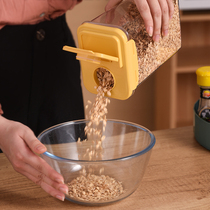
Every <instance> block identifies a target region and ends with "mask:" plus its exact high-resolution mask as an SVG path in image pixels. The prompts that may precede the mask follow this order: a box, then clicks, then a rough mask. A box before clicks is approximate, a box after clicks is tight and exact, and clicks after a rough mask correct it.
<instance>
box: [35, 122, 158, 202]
mask: <svg viewBox="0 0 210 210" xmlns="http://www.w3.org/2000/svg"><path fill="white" fill-rule="evenodd" d="M88 122H89V121H86V120H81V121H75V122H68V123H64V124H60V125H58V126H54V127H52V128H49V129H48V130H46V131H44V132H43V133H42V134H40V135H39V137H38V139H39V140H40V141H41V142H42V143H44V144H45V146H46V147H47V152H45V153H44V154H42V155H41V157H42V158H43V159H44V160H45V161H46V162H47V163H48V164H49V165H50V166H51V167H52V168H54V169H55V170H56V171H57V172H59V173H60V174H61V175H62V176H63V177H64V182H65V183H66V184H68V183H70V182H71V181H72V180H73V179H75V178H77V177H79V176H81V175H82V174H84V173H83V172H84V170H85V171H86V174H89V173H90V174H94V175H106V176H109V177H112V178H114V179H115V180H117V181H120V182H122V185H123V188H124V190H125V191H124V193H123V194H121V195H120V196H119V197H116V198H115V199H110V200H107V201H103V200H101V201H97V202H92V201H91V202H88V201H82V200H79V199H76V198H72V197H69V196H68V195H66V198H67V199H68V200H70V201H73V202H75V203H79V204H85V205H104V204H108V203H112V202H116V201H119V200H122V199H124V198H126V197H128V196H129V195H130V194H132V193H133V192H134V191H135V190H136V189H137V188H138V186H139V184H140V182H141V180H142V178H143V176H144V172H145V170H146V167H147V164H148V162H149V158H150V155H151V151H152V148H153V146H154V144H155V137H154V135H153V134H152V133H151V132H150V131H149V130H148V129H146V128H144V127H141V126H138V125H135V124H132V123H127V122H122V121H115V120H108V121H107V126H106V129H105V131H104V132H103V135H105V136H106V138H105V140H104V141H103V142H102V148H103V150H102V156H101V157H100V158H98V159H95V160H91V161H90V160H89V158H88V155H87V149H88V148H90V146H91V144H92V143H93V142H94V141H92V140H94V139H93V137H92V136H91V135H85V133H84V127H85V126H86V124H87V123H88ZM78 138H80V139H81V141H83V140H84V139H88V141H83V143H78Z"/></svg>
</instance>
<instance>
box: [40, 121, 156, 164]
mask: <svg viewBox="0 0 210 210" xmlns="http://www.w3.org/2000/svg"><path fill="white" fill-rule="evenodd" d="M81 122H83V123H85V122H89V120H86V119H82V120H74V121H69V122H64V123H60V124H57V125H54V126H52V127H49V128H47V129H46V130H44V131H42V132H41V133H40V134H39V135H38V137H37V138H38V139H39V140H40V138H41V137H42V136H43V135H44V134H46V133H48V132H50V131H51V130H54V129H55V128H56V129H57V128H59V127H63V126H66V125H71V124H79V123H81ZM107 122H112V123H119V124H125V125H129V126H133V127H136V128H138V129H140V130H143V131H145V132H147V133H148V134H149V135H150V138H151V141H150V144H149V145H148V146H147V147H146V148H145V149H143V150H141V151H140V152H137V153H135V154H132V155H129V156H125V157H121V158H116V159H108V160H95V161H94V160H74V159H68V158H62V157H59V156H56V155H53V154H51V153H50V152H47V151H46V152H44V153H43V154H42V155H46V156H47V157H49V158H52V159H54V160H56V161H61V162H75V163H82V162H83V163H88V162H91V163H97V162H98V163H102V162H111V161H123V160H127V159H131V158H134V157H137V156H140V155H143V154H145V153H147V152H148V151H150V150H151V149H152V148H153V147H154V145H155V142H156V138H155V136H154V134H153V133H152V132H151V131H150V130H149V129H147V128H145V127H144V126H141V125H138V124H135V123H131V122H128V121H122V120H113V119H107Z"/></svg>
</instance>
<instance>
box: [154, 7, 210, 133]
mask: <svg viewBox="0 0 210 210" xmlns="http://www.w3.org/2000/svg"><path fill="white" fill-rule="evenodd" d="M180 17H181V34H182V47H181V49H180V50H179V51H178V52H177V53H176V54H175V55H174V56H173V57H171V58H170V59H169V60H168V61H167V62H166V63H165V64H163V65H162V66H161V67H160V68H159V69H158V70H157V71H156V72H155V106H154V107H155V129H167V128H175V127H180V126H188V125H193V106H194V104H195V102H196V101H197V100H198V98H199V87H198V85H197V83H196V74H195V71H196V69H197V68H199V67H201V66H206V65H208V66H210V11H188V12H186V11H181V12H180Z"/></svg>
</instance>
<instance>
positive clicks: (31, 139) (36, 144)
mask: <svg viewBox="0 0 210 210" xmlns="http://www.w3.org/2000/svg"><path fill="white" fill-rule="evenodd" d="M23 140H24V141H25V143H26V144H27V145H28V147H29V148H30V149H31V150H32V151H33V152H35V153H37V154H42V153H44V152H46V151H47V148H46V147H45V145H44V144H42V143H41V142H40V141H39V140H38V139H37V138H36V136H35V135H34V133H33V131H32V130H31V129H30V128H27V129H26V130H25V132H24V134H23Z"/></svg>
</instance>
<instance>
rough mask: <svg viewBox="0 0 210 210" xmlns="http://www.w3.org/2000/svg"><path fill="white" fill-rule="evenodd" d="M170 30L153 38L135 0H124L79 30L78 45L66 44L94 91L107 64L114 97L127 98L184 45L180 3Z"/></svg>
mask: <svg viewBox="0 0 210 210" xmlns="http://www.w3.org/2000/svg"><path fill="white" fill-rule="evenodd" d="M174 4H175V12H174V15H173V18H172V20H171V22H170V25H169V34H168V36H167V37H163V38H161V40H160V41H159V42H157V43H156V42H155V43H154V42H153V40H152V37H150V36H149V35H148V34H147V32H146V29H145V26H144V21H143V19H142V17H141V16H140V13H139V11H138V9H137V7H136V5H135V3H134V2H133V1H132V0H124V1H122V3H120V4H119V5H117V6H116V7H114V8H112V9H111V10H109V11H107V12H105V13H103V14H101V15H99V16H98V17H96V18H95V19H93V20H92V21H87V22H84V23H83V24H82V25H80V26H79V28H78V30H77V38H78V48H73V47H70V46H64V47H63V49H64V50H66V51H70V52H73V53H76V54H77V56H76V58H77V59H78V60H80V62H81V69H82V77H83V82H84V86H85V87H86V89H87V90H88V91H90V92H91V93H95V94H96V93H97V90H96V89H95V88H94V87H95V86H98V85H99V82H98V80H97V74H96V72H97V70H98V69H100V68H104V69H106V70H108V71H109V72H110V73H111V74H112V76H113V78H114V86H113V88H112V90H111V97H112V98H116V99H121V100H125V99H127V98H129V97H130V96H131V95H132V93H133V91H134V90H135V89H136V88H137V86H138V85H139V84H140V83H141V82H143V81H144V80H145V79H146V78H147V77H148V76H149V75H150V74H151V73H152V72H154V71H155V70H156V69H157V68H158V67H159V66H160V65H161V64H163V63H164V62H165V61H166V60H167V59H168V58H170V57H171V56H172V55H173V54H174V53H176V52H177V51H178V49H179V48H180V47H181V34H180V19H179V9H178V3H177V2H175V3H174Z"/></svg>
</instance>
